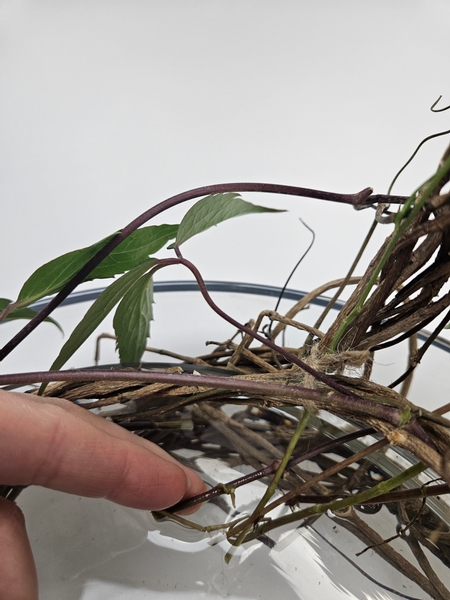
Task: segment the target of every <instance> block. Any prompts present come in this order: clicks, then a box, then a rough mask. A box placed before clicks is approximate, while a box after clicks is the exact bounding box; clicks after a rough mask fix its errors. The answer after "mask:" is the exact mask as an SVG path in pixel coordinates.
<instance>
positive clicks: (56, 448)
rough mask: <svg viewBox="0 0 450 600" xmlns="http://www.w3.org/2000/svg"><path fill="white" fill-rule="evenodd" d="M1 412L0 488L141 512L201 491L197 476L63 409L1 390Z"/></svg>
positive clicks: (170, 504)
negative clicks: (40, 489) (101, 501)
mask: <svg viewBox="0 0 450 600" xmlns="http://www.w3.org/2000/svg"><path fill="white" fill-rule="evenodd" d="M80 410H81V409H80ZM77 412H78V411H77ZM0 414H2V423H1V426H0V428H1V436H0V480H1V481H2V483H3V484H5V485H29V484H37V485H42V486H45V487H49V488H52V489H57V490H60V491H64V492H68V493H73V494H79V495H83V496H88V497H104V498H108V499H110V500H113V501H114V502H117V503H119V504H123V505H126V506H130V507H133V508H140V509H144V510H161V509H163V508H167V507H169V506H172V505H173V504H176V503H177V502H179V501H180V500H181V499H183V498H185V497H187V496H189V495H192V494H193V493H196V489H197V488H199V487H200V488H201V490H202V489H204V488H203V484H202V483H198V482H197V480H196V478H198V476H197V475H195V474H193V473H192V476H191V474H190V473H189V472H188V470H185V469H184V468H182V467H181V465H179V464H178V463H176V462H174V461H173V460H172V459H170V460H169V459H167V458H166V457H163V456H161V455H160V453H159V452H156V451H154V449H152V448H151V447H150V448H149V447H144V445H143V444H142V443H140V442H139V443H135V441H134V440H129V439H124V438H122V436H121V434H117V436H116V435H111V434H110V433H109V432H108V433H107V432H106V431H105V430H103V429H102V428H101V427H100V428H99V427H98V426H97V425H93V424H92V423H91V422H89V421H88V420H85V419H81V418H79V417H78V415H77V414H75V411H72V410H67V407H64V408H63V407H61V406H60V405H58V404H53V403H45V404H39V403H37V402H30V401H29V399H28V398H27V396H26V395H23V394H15V393H14V394H12V393H8V392H4V391H3V392H2V394H1V395H0ZM130 435H131V434H130ZM132 437H133V436H132ZM191 489H192V491H191Z"/></svg>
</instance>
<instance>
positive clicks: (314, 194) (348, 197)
mask: <svg viewBox="0 0 450 600" xmlns="http://www.w3.org/2000/svg"><path fill="white" fill-rule="evenodd" d="M226 192H263V193H271V194H284V195H290V196H300V197H306V198H317V199H320V200H328V201H331V202H340V203H343V204H350V205H351V206H354V207H361V206H371V204H372V202H371V201H370V200H369V198H370V196H371V193H372V188H365V189H364V190H362V191H361V192H358V193H356V194H337V193H334V192H325V191H322V190H313V189H310V188H302V187H296V186H290V185H279V184H272V183H222V184H216V185H208V186H204V187H200V188H195V189H193V190H189V191H187V192H183V193H181V194H177V195H176V196H172V197H171V198H168V199H167V200H164V201H163V202H160V203H159V204H156V205H155V206H153V207H152V208H150V209H149V210H147V211H145V212H144V213H142V214H141V215H140V216H139V217H137V218H136V219H134V220H133V221H131V223H129V224H128V225H127V226H126V227H124V228H123V229H122V230H121V231H120V232H119V233H117V234H116V235H115V236H114V237H113V238H112V239H111V240H110V241H109V242H108V243H107V244H106V245H105V246H103V248H102V249H101V250H99V251H98V252H97V254H96V255H95V256H93V257H92V258H91V259H90V260H89V261H88V262H87V263H86V264H85V265H84V267H82V268H81V269H80V270H79V271H78V273H77V274H76V275H75V276H74V277H72V279H71V280H70V281H69V282H68V283H67V284H66V285H65V286H64V287H63V289H62V290H61V291H60V292H59V293H58V294H57V295H56V296H55V297H54V298H53V299H52V300H51V301H50V302H49V303H48V304H47V306H46V307H44V308H43V309H42V310H41V311H40V312H39V313H38V314H37V315H36V316H35V317H34V318H33V319H31V320H30V321H29V322H28V323H27V324H26V325H25V326H24V327H23V328H22V329H21V330H20V331H19V332H18V333H17V334H16V335H15V336H14V337H13V338H12V339H11V340H10V341H9V342H8V343H7V344H5V346H3V348H2V349H0V361H2V360H3V359H4V358H5V357H6V356H8V354H10V353H11V352H12V351H13V350H14V348H16V347H17V346H18V344H20V342H22V341H23V340H24V339H25V338H26V337H27V336H28V335H29V334H30V333H31V332H32V331H34V329H36V327H37V326H38V325H39V324H40V323H42V321H44V319H45V318H46V317H48V316H49V315H50V314H51V313H52V312H53V311H54V310H55V308H57V307H58V306H59V305H60V304H61V302H62V301H63V300H65V299H66V298H67V296H68V295H69V294H70V293H71V292H73V290H74V289H75V288H76V287H77V286H78V285H79V284H80V283H82V282H83V281H84V280H85V279H86V278H87V277H88V275H89V274H90V273H91V272H92V271H93V270H94V269H95V268H96V267H97V266H98V265H99V264H100V263H101V262H102V261H103V260H104V259H105V258H106V257H107V256H108V255H109V254H110V253H111V252H112V251H113V250H114V249H115V248H117V246H118V245H119V244H121V243H122V242H123V241H124V240H125V239H126V238H127V237H128V236H129V235H131V234H132V233H133V231H135V230H136V229H138V227H141V226H142V225H144V223H146V222H147V221H149V220H150V219H152V218H153V217H155V216H157V215H159V214H161V213H163V212H164V211H166V210H168V209H169V208H172V207H173V206H177V205H178V204H181V203H182V202H186V201H188V200H193V199H195V198H199V197H201V196H207V195H209V194H219V193H226ZM377 198H379V196H377ZM377 201H380V200H379V199H378V200H377Z"/></svg>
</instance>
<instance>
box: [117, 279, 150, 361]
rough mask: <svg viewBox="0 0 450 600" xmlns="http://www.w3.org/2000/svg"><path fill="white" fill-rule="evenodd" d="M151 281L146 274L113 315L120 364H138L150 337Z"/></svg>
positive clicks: (123, 299)
mask: <svg viewBox="0 0 450 600" xmlns="http://www.w3.org/2000/svg"><path fill="white" fill-rule="evenodd" d="M152 304H153V279H152V278H151V276H150V274H148V273H147V274H146V275H144V276H143V277H141V278H140V279H139V281H138V282H137V283H136V285H134V286H133V287H132V288H131V289H130V290H129V291H128V292H127V293H126V294H125V295H124V297H123V298H122V300H121V302H120V304H119V306H118V307H117V310H116V314H115V315H114V321H113V325H114V331H115V332H116V336H117V347H118V349H119V357H120V362H121V363H122V364H124V363H138V362H140V360H141V358H142V354H143V352H144V350H145V345H146V341H147V338H148V337H149V335H150V321H151V320H152V319H153V312H152Z"/></svg>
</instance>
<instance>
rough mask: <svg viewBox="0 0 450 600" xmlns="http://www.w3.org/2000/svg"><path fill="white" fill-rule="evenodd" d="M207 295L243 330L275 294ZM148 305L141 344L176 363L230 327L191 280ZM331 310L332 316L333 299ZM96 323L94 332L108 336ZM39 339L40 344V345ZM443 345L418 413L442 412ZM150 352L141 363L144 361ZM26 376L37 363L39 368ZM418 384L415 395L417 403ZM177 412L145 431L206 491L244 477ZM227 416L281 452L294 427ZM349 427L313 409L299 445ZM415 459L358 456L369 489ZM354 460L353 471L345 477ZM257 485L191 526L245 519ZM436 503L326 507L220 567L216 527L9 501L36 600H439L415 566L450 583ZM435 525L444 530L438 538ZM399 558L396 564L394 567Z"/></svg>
mask: <svg viewBox="0 0 450 600" xmlns="http://www.w3.org/2000/svg"><path fill="white" fill-rule="evenodd" d="M207 287H208V289H209V290H210V291H211V292H212V295H213V297H214V299H215V300H216V302H217V304H218V305H219V306H220V307H221V308H223V309H225V310H226V311H227V312H229V314H231V315H233V317H234V318H236V319H237V320H240V321H241V322H244V323H245V322H248V321H249V320H250V319H252V318H256V316H257V315H258V313H259V312H260V311H261V310H264V309H267V308H274V306H275V302H276V299H277V298H278V296H279V294H280V289H279V288H274V287H268V286H257V285H251V284H240V283H228V282H207ZM100 291H101V290H90V291H88V292H79V293H76V294H73V295H72V296H71V297H70V298H69V299H68V300H67V301H66V303H65V306H62V307H60V309H58V314H57V315H56V318H57V319H58V320H59V321H60V322H62V323H63V326H64V327H65V328H66V327H67V328H69V327H70V326H71V324H72V323H75V322H76V319H77V318H79V317H80V308H81V304H82V303H85V302H91V301H92V300H93V299H95V297H97V296H98V294H99V293H100ZM303 295H304V292H298V291H295V290H287V292H286V293H285V294H284V298H283V301H282V305H281V307H280V312H283V309H285V308H288V307H289V306H290V305H291V304H292V303H293V301H296V300H298V299H299V298H301V297H302V296H303ZM155 298H156V305H155V318H156V321H155V322H154V323H153V324H152V337H151V340H150V343H151V345H152V347H153V348H156V349H161V348H164V349H166V350H169V351H176V352H177V353H179V354H180V355H183V356H197V355H200V354H205V353H206V352H207V351H208V350H205V346H204V343H205V341H207V340H209V341H211V340H212V341H214V342H222V341H223V340H226V339H229V338H230V337H231V336H232V335H233V334H234V333H235V332H234V331H233V329H232V327H231V326H230V325H229V324H228V323H225V322H223V321H222V320H221V319H220V318H219V317H217V316H216V315H215V314H214V313H212V311H211V310H210V309H209V308H208V307H207V306H206V305H205V303H204V301H203V299H202V298H201V295H200V294H199V292H198V289H197V286H196V284H195V283H193V282H163V283H159V284H156V286H155ZM327 302H328V299H327V298H322V297H319V298H317V299H316V300H315V301H314V302H313V303H311V304H310V305H309V307H308V309H307V310H306V311H305V313H304V315H303V316H302V319H301V320H303V321H307V322H309V323H311V324H313V323H314V321H315V320H316V318H317V316H318V315H319V312H320V310H321V308H322V307H323V306H325V305H326V303H327ZM180 307H181V308H180ZM334 308H335V310H337V309H339V304H336V305H335V307H334ZM330 318H332V316H331V317H330ZM8 326H9V324H7V325H6V327H8ZM108 328H109V327H108V325H106V330H108ZM104 330H105V327H102V328H101V330H99V331H101V332H103V331H104ZM109 331H111V328H109ZM2 333H3V327H2ZM40 335H42V334H40ZM421 335H426V334H421ZM302 336H304V334H303V333H301V332H296V331H289V332H288V333H287V340H286V343H287V344H288V345H295V344H298V345H300V344H301V342H302ZM47 342H48V339H47ZM35 343H37V342H36V341H34V342H33V344H35ZM40 343H41V344H43V345H46V343H45V341H41V342H40ZM94 346H95V344H94V343H92V344H91V345H90V346H89V345H88V347H87V348H83V349H82V350H80V351H79V352H78V353H77V355H76V356H75V357H74V359H73V361H72V364H71V365H70V366H77V367H81V366H86V365H88V364H91V362H92V356H93V355H94ZM113 346H114V343H113V342H112V341H109V340H102V342H101V356H100V358H101V362H102V363H103V364H113V363H114V362H115V361H116V357H115V355H114V352H113ZM449 351H450V346H449V344H448V343H447V342H446V341H445V340H438V341H437V342H436V343H435V344H434V345H433V347H432V349H431V350H430V354H429V355H426V357H425V359H424V361H423V364H422V365H421V367H420V371H418V375H417V376H416V377H415V378H414V380H413V385H412V388H411V393H410V394H409V397H410V399H411V400H412V401H414V402H417V403H418V404H419V405H422V406H424V404H425V405H426V408H429V409H433V408H435V407H436V406H438V405H439V404H442V398H444V397H445V396H444V394H443V391H444V390H445V389H448V383H447V382H446V378H444V377H437V376H436V374H437V373H439V374H442V372H444V373H445V372H446V370H444V371H442V369H443V367H444V365H445V361H446V360H447V361H448V358H449V357H448V353H449ZM18 352H19V353H20V350H19V351H18ZM53 358H54V356H53V357H52V358H51V359H50V362H51V360H53ZM151 358H153V357H150V356H149V358H148V360H149V361H150V359H151ZM157 359H158V360H157V362H156V363H155V362H152V363H150V362H148V363H146V367H147V368H152V367H157V368H161V366H169V365H173V364H181V365H182V366H183V363H182V362H181V361H178V362H177V361H175V362H174V358H173V357H171V356H166V355H160V354H157ZM41 360H42V356H39V358H38V360H36V362H39V361H41ZM145 360H146V361H147V356H145ZM26 364H27V369H26V370H32V369H33V370H34V365H29V364H28V362H27V363H26ZM46 366H47V367H48V364H47V365H46ZM405 366H406V349H405V348H403V350H402V349H399V348H396V349H395V350H389V351H388V350H386V351H384V352H383V354H381V353H380V354H379V355H377V364H376V367H375V369H376V373H375V377H374V378H375V379H376V380H377V381H380V382H382V383H388V382H389V381H391V380H393V379H395V378H396V376H397V375H398V374H400V373H401V372H402V371H403V370H404V368H405ZM37 368H42V367H41V365H39V366H38V367H37ZM22 370H25V369H22ZM430 383H431V386H432V389H431V390H430ZM424 390H426V392H427V393H426V402H424V398H425V396H424ZM130 404H131V403H130ZM104 410H106V411H108V410H111V409H109V408H107V409H104ZM120 410H122V412H123V413H124V414H126V413H127V411H129V410H130V405H128V406H127V407H126V408H124V407H119V411H120ZM189 410H190V409H189ZM189 410H188V409H186V412H184V413H180V414H181V418H182V419H183V420H184V424H183V427H182V428H179V429H177V430H176V431H175V433H174V432H169V433H168V432H167V431H161V430H160V429H158V428H156V429H155V430H154V431H147V432H146V434H145V435H146V437H148V438H149V439H152V440H153V441H155V442H157V443H160V444H161V445H162V446H163V447H165V448H166V449H167V450H169V451H171V452H172V453H173V454H174V455H175V456H177V457H178V458H179V459H180V460H182V461H184V462H185V463H186V464H189V465H190V466H192V467H193V468H195V469H197V470H199V471H201V472H202V473H203V477H204V479H205V481H206V482H207V483H208V484H209V485H211V486H214V485H216V484H217V483H224V482H230V481H233V480H235V479H237V478H239V477H242V475H244V474H246V473H249V472H251V471H252V470H254V468H255V466H254V465H253V466H250V465H249V464H246V463H245V461H242V460H239V459H238V453H237V452H236V449H235V448H234V447H233V446H232V445H231V443H230V442H229V438H227V437H226V435H225V438H224V434H223V431H222V433H220V432H219V433H218V429H217V427H215V425H214V421H213V420H212V421H211V422H209V423H205V422H204V419H203V420H202V418H201V417H199V416H198V415H195V414H193V413H192V412H189ZM225 412H226V416H227V418H229V419H231V420H233V421H235V422H237V423H239V424H241V425H242V424H243V425H244V426H249V424H250V426H251V428H253V429H254V430H255V431H260V432H261V431H262V432H263V436H264V437H265V439H266V440H269V441H271V442H273V443H274V445H275V446H277V445H278V444H279V445H280V447H282V445H283V443H284V444H285V442H286V440H285V439H282V438H283V436H284V437H286V435H287V434H288V433H289V431H290V430H293V427H294V426H295V423H296V421H297V419H298V418H299V417H300V416H301V409H293V410H280V409H270V410H269V409H264V407H262V408H256V409H255V407H247V406H245V403H243V404H233V405H228V406H227V407H226V409H225ZM111 414H119V413H111ZM233 426H234V425H233ZM358 427H359V425H358V424H355V423H353V422H350V421H347V420H343V419H340V418H338V417H335V416H333V415H331V414H329V413H326V412H321V413H320V414H319V415H317V416H315V417H314V418H313V419H312V420H311V421H310V423H309V426H308V431H307V432H306V434H305V436H306V437H305V441H304V443H305V444H306V446H308V447H309V445H314V444H315V443H317V441H322V442H323V441H326V440H330V439H335V438H338V437H340V436H341V435H343V434H345V433H349V432H351V431H355V430H356V429H358ZM280 432H281V433H280ZM283 432H284V433H283ZM276 436H279V438H277V437H276ZM376 439H379V436H377V435H368V436H365V437H364V438H360V439H358V440H353V441H352V442H349V443H347V444H345V445H344V446H342V447H340V448H339V449H336V450H334V451H333V452H332V453H327V454H324V455H322V458H321V461H322V463H323V464H322V463H321V462H320V461H314V460H309V461H305V462H302V463H301V464H300V466H301V467H302V469H303V470H304V471H306V472H307V473H309V474H310V475H311V474H312V473H314V472H317V470H318V469H320V468H325V467H326V465H327V464H331V463H332V462H333V461H336V460H341V459H342V458H343V457H345V456H348V455H349V454H350V453H351V452H356V451H358V450H360V449H362V448H363V447H364V446H365V445H368V444H370V443H373V442H374V441H376ZM224 440H225V441H224ZM227 440H228V441H227ZM413 462H415V461H414V459H413V457H412V456H411V455H409V454H408V453H407V452H405V451H402V450H400V449H397V448H395V449H394V448H391V447H389V448H388V449H386V450H384V451H380V452H378V453H377V454H376V455H371V457H370V462H368V463H367V464H366V463H364V465H365V466H364V468H365V475H364V476H365V477H366V479H367V478H369V479H372V483H373V482H376V481H378V480H379V479H382V478H386V477H391V476H394V475H397V474H398V473H399V472H401V471H402V470H403V469H405V468H407V467H408V466H410V465H411V464H413ZM361 465H362V463H360V464H359V465H356V464H354V465H352V469H353V471H352V472H355V471H356V470H357V468H358V466H359V467H361ZM352 472H350V475H349V477H350V476H351V475H352ZM434 477H435V475H434V474H433V473H432V472H431V471H426V472H424V473H423V474H421V475H420V476H419V478H417V479H416V480H415V481H413V482H411V483H410V484H409V485H410V486H412V487H417V486H420V485H423V484H424V483H427V482H429V481H430V480H432V479H433V478H434ZM361 486H362V487H363V483H362V482H360V483H359V487H358V489H362V487H361ZM265 489H266V485H265V483H263V482H262V481H258V480H257V481H254V482H253V483H251V484H247V485H245V486H243V487H241V488H239V489H238V490H237V491H236V494H235V502H236V505H235V506H233V498H231V497H230V496H229V495H224V496H221V497H220V498H218V499H216V500H215V501H211V502H209V503H207V504H205V505H204V506H203V507H202V508H201V509H200V510H199V511H198V512H197V513H196V514H195V515H194V516H193V517H190V518H191V519H192V520H193V521H194V522H196V523H197V524H198V525H200V526H205V525H210V524H213V523H225V522H229V521H230V520H232V519H233V518H235V516H236V514H237V513H249V512H251V511H252V510H253V509H254V508H255V506H256V504H257V503H258V501H259V499H260V498H261V496H262V493H263V492H264V490H265ZM354 491H356V490H354ZM446 498H447V497H446V496H442V497H441V498H429V499H427V502H426V511H425V512H426V514H425V512H424V509H421V508H420V507H421V506H422V502H421V501H420V500H419V501H418V503H419V505H420V506H419V509H420V510H421V511H422V512H423V513H424V514H423V515H422V516H423V518H422V516H421V518H420V519H419V518H418V516H417V514H416V513H417V512H420V510H418V509H417V506H418V505H417V502H416V503H415V504H413V503H410V506H407V507H406V508H405V507H404V508H403V509H402V511H403V512H402V511H400V510H398V508H396V507H397V505H395V506H394V507H393V506H392V503H391V504H390V505H387V504H385V505H382V506H381V507H380V506H379V505H377V506H373V505H369V507H367V506H366V507H364V506H360V507H359V508H358V509H357V510H355V509H351V510H350V511H347V513H345V512H344V513H342V514H341V513H330V512H328V513H325V514H323V515H322V516H320V517H318V518H310V519H307V520H305V521H301V522H300V523H299V525H298V526H289V527H286V526H285V527H283V528H280V529H275V530H273V531H271V532H270V533H269V534H267V535H264V536H262V537H260V538H258V539H257V540H254V541H252V542H250V543H248V544H246V545H244V546H240V547H238V548H236V549H235V550H234V555H233V557H232V559H231V560H230V562H229V563H227V562H226V561H225V556H226V554H227V553H228V552H229V551H230V544H229V543H228V541H227V540H226V537H225V535H224V534H223V533H222V532H220V531H218V532H212V533H211V532H210V533H205V532H202V531H198V530H195V529H192V528H187V527H183V526H181V525H180V524H178V523H175V522H173V521H170V520H163V521H160V520H156V519H155V518H154V517H153V516H152V515H151V514H150V513H148V512H145V511H138V510H133V509H128V508H125V507H122V506H118V505H115V504H113V503H111V502H108V501H105V500H97V499H86V498H81V497H76V496H71V495H67V494H64V493H60V492H55V491H51V490H47V489H44V488H39V487H30V488H27V489H25V490H24V491H23V492H22V493H21V494H20V496H19V498H18V504H19V505H20V507H21V508H22V510H23V511H24V513H25V516H26V519H27V528H28V532H29V536H30V539H31V543H32V547H33V551H34V554H35V558H36V563H37V568H38V573H39V583H40V598H41V600H53V599H56V598H58V599H59V598H65V599H66V600H101V599H105V600H106V599H108V600H115V599H125V598H126V599H127V600H134V599H135V598H136V600H137V599H140V600H146V599H148V600H153V599H154V598H157V597H161V594H164V597H165V598H167V599H168V600H169V599H170V600H171V599H172V598H173V599H183V600H184V599H186V600H187V599H191V598H192V599H193V598H205V599H213V598H224V597H228V598H232V599H235V600H238V599H243V598H262V599H267V600H268V599H269V598H270V599H271V600H272V598H274V597H282V598H283V599H290V598H292V599H294V598H302V599H304V600H310V599H311V598H315V597H317V595H318V594H319V595H320V597H321V598H324V599H325V600H334V599H339V598H358V599H360V598H366V599H385V600H388V599H391V598H392V599H396V598H419V599H426V598H441V597H442V596H440V595H439V594H438V592H437V591H436V589H437V588H436V585H434V584H433V581H432V580H433V576H432V575H430V572H429V571H428V572H427V568H428V567H427V566H426V563H428V565H429V566H430V568H432V569H433V570H434V571H435V572H436V573H437V574H438V577H439V578H440V580H441V581H442V582H443V586H444V587H447V588H449V587H450V575H449V569H448V565H449V564H450V560H449V556H448V555H447V553H446V548H447V547H448V546H446V545H445V540H446V537H448V535H449V534H448V524H449V522H450V507H449V504H448V503H447V500H446ZM405 506H406V505H405ZM405 511H406V512H405ZM414 511H415V512H414ZM277 512H278V514H279V515H284V514H289V513H290V512H291V508H290V507H287V506H284V505H282V506H280V507H279V509H277ZM405 515H406V516H407V517H408V518H409V519H410V520H411V519H412V520H413V521H414V520H415V527H413V526H411V529H406V530H405V531H404V533H403V534H402V535H400V536H399V537H397V538H396V539H394V540H392V541H391V542H390V544H389V548H391V550H386V548H387V545H384V546H381V547H378V548H373V549H369V550H367V551H365V552H364V553H362V554H360V555H359V553H360V552H362V551H364V550H365V549H366V548H367V545H368V544H369V543H370V542H369V540H370V539H372V540H375V538H376V536H375V534H377V535H379V536H381V538H382V539H388V538H390V537H393V536H395V535H396V532H397V531H398V530H399V529H401V527H402V526H405V525H407V523H406V522H405ZM439 529H440V530H441V534H442V535H438V534H436V531H439ZM427 530H430V531H431V530H433V531H434V532H435V535H434V538H433V536H432V535H431V534H430V536H431V537H430V536H429V537H430V539H431V541H430V540H428V541H427V540H425V541H424V539H421V538H419V537H417V540H416V541H417V543H420V547H421V554H420V553H417V554H414V544H411V543H408V539H407V538H408V536H420V535H422V533H423V532H425V531H427ZM371 532H372V533H371ZM371 536H372V538H371ZM415 539H416V538H415ZM442 540H444V542H443V541H442ZM433 544H434V546H433ZM423 556H425V562H424V559H423ZM397 559H398V560H399V562H396V561H397ZM400 559H401V561H400ZM405 565H409V566H405ZM411 574H412V575H411Z"/></svg>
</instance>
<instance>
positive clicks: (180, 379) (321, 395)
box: [0, 369, 401, 426]
mask: <svg viewBox="0 0 450 600" xmlns="http://www.w3.org/2000/svg"><path fill="white" fill-rule="evenodd" d="M52 381H80V382H85V381H130V382H132V383H137V382H144V383H170V384H177V385H182V386H185V385H188V386H208V387H212V388H216V389H228V390H233V391H235V392H237V393H242V392H247V393H253V394H258V395H262V396H267V395H269V396H278V397H281V398H283V397H291V398H298V399H299V400H300V401H301V400H312V401H313V402H316V403H317V404H318V406H319V408H323V409H325V410H326V409H327V408H328V407H329V404H330V402H337V403H339V405H340V406H341V407H342V409H343V413H344V414H352V415H354V418H356V419H357V418H358V416H371V417H375V418H376V419H380V420H383V421H386V422H388V423H391V424H392V425H394V426H399V425H400V423H401V414H400V411H399V410H398V409H396V408H393V407H391V406H386V405H384V404H377V403H375V402H369V401H367V400H364V399H359V398H349V397H348V395H347V394H345V395H344V394H338V393H332V392H329V391H327V390H313V389H311V388H302V387H300V386H296V385H286V384H284V383H277V382H273V381H252V380H245V379H235V378H234V377H218V376H212V375H191V374H188V373H166V372H160V371H126V370H101V369H98V370H93V371H89V370H70V369H68V370H67V371H36V372H30V373H10V374H6V375H0V385H8V384H19V385H27V384H32V383H36V382H41V383H50V382H52ZM358 408H360V410H359V411H358Z"/></svg>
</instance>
